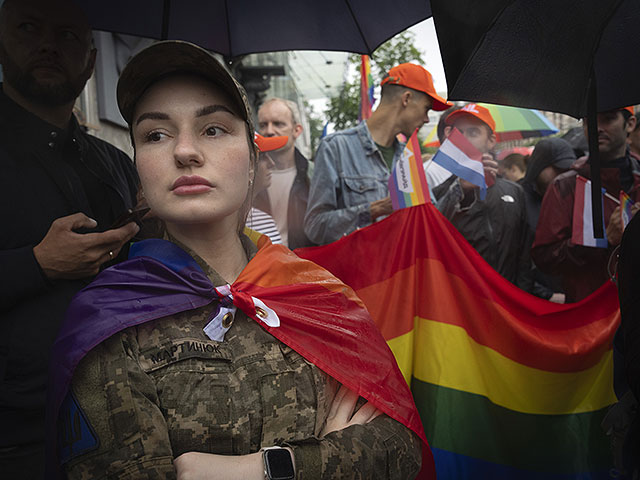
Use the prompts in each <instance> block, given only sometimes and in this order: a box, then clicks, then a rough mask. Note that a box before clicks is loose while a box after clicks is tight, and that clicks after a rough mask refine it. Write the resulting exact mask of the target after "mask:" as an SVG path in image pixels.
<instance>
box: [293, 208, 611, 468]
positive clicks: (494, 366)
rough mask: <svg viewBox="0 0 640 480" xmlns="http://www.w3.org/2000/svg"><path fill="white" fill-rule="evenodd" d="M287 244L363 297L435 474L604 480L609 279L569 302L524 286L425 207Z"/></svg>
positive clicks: (608, 381) (607, 450)
mask: <svg viewBox="0 0 640 480" xmlns="http://www.w3.org/2000/svg"><path fill="white" fill-rule="evenodd" d="M296 253H298V254H299V255H300V256H302V257H304V258H307V259H310V260H312V261H314V262H316V263H318V264H320V265H322V266H324V267H325V268H327V269H328V270H329V271H331V272H332V273H334V274H335V275H336V276H337V277H338V278H340V279H341V280H342V281H343V282H345V283H346V284H348V285H350V286H351V287H352V288H353V289H354V290H355V291H356V293H357V294H358V296H359V297H360V298H361V299H362V300H363V301H364V303H365V305H366V306H367V308H368V309H369V311H370V313H371V315H372V317H373V319H374V321H375V322H376V324H377V325H378V327H379V328H380V330H381V332H382V334H383V336H384V338H385V339H386V340H387V343H388V344H389V346H390V347H391V350H392V351H393V352H394V354H395V356H396V359H397V360H398V364H399V366H400V369H401V370H402V373H403V374H404V377H405V379H406V381H407V382H408V383H409V384H410V385H411V390H412V392H413V395H414V399H415V402H416V405H417V407H418V410H419V411H420V414H421V416H422V421H423V424H424V427H425V433H426V435H427V437H428V438H429V443H430V445H431V448H432V452H433V455H434V459H435V462H436V470H437V474H438V478H439V479H440V480H450V479H492V480H502V479H505V480H506V479H515V478H517V479H526V480H543V479H545V480H548V479H553V480H569V479H596V478H609V477H608V474H609V469H610V468H611V466H612V459H611V456H610V447H609V443H608V439H607V437H606V436H605V435H604V433H603V431H602V429H601V427H600V422H601V420H602V418H603V416H604V413H605V411H606V410H607V408H608V407H609V406H610V405H611V404H612V403H614V402H615V401H616V398H615V396H614V392H613V379H612V377H613V371H612V350H611V345H612V337H613V334H614V332H615V330H616V327H617V325H618V322H619V309H618V300H617V295H616V290H615V287H614V285H613V283H607V284H606V285H604V286H603V287H602V288H601V289H599V290H598V291H597V292H595V293H594V294H593V295H591V296H590V297H588V298H586V299H584V300H583V301H581V302H580V303H576V304H568V305H557V304H553V303H550V302H547V301H546V300H541V299H538V298H536V297H533V296H531V295H529V294H527V293H525V292H524V291H522V290H520V289H518V288H517V287H515V286H513V285H512V284H511V283H509V282H508V281H506V280H504V279H503V278H502V277H501V276H500V275H499V274H498V273H497V272H496V271H494V270H493V269H492V268H491V267H490V266H489V265H488V264H487V263H486V262H485V261H484V260H483V259H482V258H481V257H480V255H479V254H478V253H477V252H476V251H475V250H474V249H473V248H472V247H471V246H470V245H469V244H468V243H467V242H466V241H465V240H464V238H463V237H462V236H461V235H460V234H459V233H458V232H457V230H456V229H455V228H454V227H453V226H452V225H451V224H450V223H449V222H448V221H447V220H446V219H445V218H444V217H443V216H442V215H441V214H440V213H439V212H438V211H437V209H436V208H435V207H434V206H433V205H422V206H420V207H413V208H407V209H403V210H399V211H397V212H395V213H394V214H393V215H391V216H390V217H388V218H387V219H385V220H383V221H381V222H378V223H376V224H373V225H371V226H369V227H367V228H364V229H361V230H358V231H356V232H354V233H353V234H351V235H349V236H347V237H345V238H343V239H341V240H339V241H337V242H335V243H333V244H330V245H327V246H324V247H316V248H308V249H301V250H297V251H296Z"/></svg>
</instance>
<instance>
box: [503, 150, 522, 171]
mask: <svg viewBox="0 0 640 480" xmlns="http://www.w3.org/2000/svg"><path fill="white" fill-rule="evenodd" d="M528 157H529V156H528V155H527V156H526V157H525V156H524V155H522V154H521V153H510V154H509V155H507V156H506V157H504V158H503V159H502V160H501V161H500V163H501V164H502V166H503V167H504V168H505V169H509V168H511V167H513V166H514V165H515V166H516V167H518V168H519V169H520V170H521V171H523V172H526V171H527V158H528Z"/></svg>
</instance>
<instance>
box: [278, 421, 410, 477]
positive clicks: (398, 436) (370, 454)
mask: <svg viewBox="0 0 640 480" xmlns="http://www.w3.org/2000/svg"><path fill="white" fill-rule="evenodd" d="M289 446H291V447H292V448H293V452H294V457H295V462H296V477H297V479H298V480H306V479H334V478H353V479H366V480H375V479H390V480H395V479H398V480H400V479H402V480H405V479H412V478H415V477H416V475H417V474H418V472H419V471H420V467H421V462H422V445H421V441H420V439H419V438H418V436H417V435H416V434H415V433H413V432H412V431H411V430H409V429H408V428H406V427H405V426H404V425H402V424H401V423H399V422H398V421H396V420H394V419H392V418H390V417H388V416H387V415H380V416H379V417H378V418H376V419H374V420H373V421H371V422H369V423H368V424H366V425H353V426H351V427H348V428H345V429H343V430H339V431H337V432H332V433H330V434H328V435H327V436H326V437H324V438H322V439H319V438H311V439H307V440H304V441H301V442H292V443H291V444H290V445H289Z"/></svg>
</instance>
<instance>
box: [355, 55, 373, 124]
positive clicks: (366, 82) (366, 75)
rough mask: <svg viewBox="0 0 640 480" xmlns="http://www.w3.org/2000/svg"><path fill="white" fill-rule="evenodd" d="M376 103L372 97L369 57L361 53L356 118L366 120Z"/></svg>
mask: <svg viewBox="0 0 640 480" xmlns="http://www.w3.org/2000/svg"><path fill="white" fill-rule="evenodd" d="M374 103H376V100H375V98H373V77H372V76H371V59H370V58H369V55H362V56H361V60H360V115H358V120H360V121H362V120H366V119H367V118H369V117H370V116H371V109H372V108H373V104H374Z"/></svg>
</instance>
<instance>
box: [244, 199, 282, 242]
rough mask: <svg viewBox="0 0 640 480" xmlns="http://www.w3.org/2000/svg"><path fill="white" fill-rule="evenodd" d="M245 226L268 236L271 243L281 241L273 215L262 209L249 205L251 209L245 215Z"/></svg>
mask: <svg viewBox="0 0 640 480" xmlns="http://www.w3.org/2000/svg"><path fill="white" fill-rule="evenodd" d="M246 226H247V227H249V228H250V229H251V230H255V231H256V232H260V233H262V234H264V235H266V236H268V237H269V238H270V239H271V243H282V237H280V232H279V231H278V227H276V222H275V221H274V220H273V217H272V216H271V215H269V214H268V213H265V212H263V211H262V210H258V209H257V208H253V207H251V211H249V215H248V216H247V223H246Z"/></svg>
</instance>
